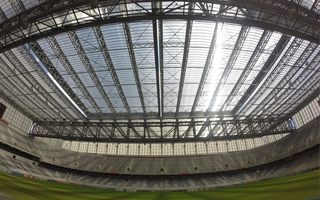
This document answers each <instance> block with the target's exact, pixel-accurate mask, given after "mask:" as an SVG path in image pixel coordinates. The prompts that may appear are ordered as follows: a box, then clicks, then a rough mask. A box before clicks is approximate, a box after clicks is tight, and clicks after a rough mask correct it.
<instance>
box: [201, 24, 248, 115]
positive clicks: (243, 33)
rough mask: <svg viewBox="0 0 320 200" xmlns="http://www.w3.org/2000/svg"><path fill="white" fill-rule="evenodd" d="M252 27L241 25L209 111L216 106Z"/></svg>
mask: <svg viewBox="0 0 320 200" xmlns="http://www.w3.org/2000/svg"><path fill="white" fill-rule="evenodd" d="M249 30H250V28H249V27H247V26H243V27H241V30H240V33H239V35H238V38H237V41H236V43H235V45H234V47H233V50H232V53H231V55H230V57H229V60H228V63H227V65H226V68H225V69H224V71H223V74H222V75H221V78H220V80H219V82H218V85H217V87H216V89H215V91H214V93H213V95H212V97H211V100H210V104H209V106H208V109H207V111H210V110H212V108H213V107H214V106H215V104H216V100H217V98H218V95H219V93H220V90H221V89H222V87H223V86H224V84H225V82H226V81H227V79H228V77H229V75H230V73H231V70H232V68H233V65H234V63H235V62H236V60H237V58H238V55H239V53H240V50H241V48H242V46H243V44H244V42H245V39H246V37H247V34H248V32H249Z"/></svg>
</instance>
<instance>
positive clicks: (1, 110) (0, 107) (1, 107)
mask: <svg viewBox="0 0 320 200" xmlns="http://www.w3.org/2000/svg"><path fill="white" fill-rule="evenodd" d="M6 108H7V107H6V106H5V105H3V104H2V103H0V118H2V117H3V115H4V112H5V111H6Z"/></svg>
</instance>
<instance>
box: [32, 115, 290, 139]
mask: <svg viewBox="0 0 320 200" xmlns="http://www.w3.org/2000/svg"><path fill="white" fill-rule="evenodd" d="M277 120H278V119H274V118H265V119H246V120H229V121H228V120H217V121H214V120H188V121H179V123H178V124H177V123H176V122H175V121H161V120H158V121H125V122H119V121H118V122H112V121H111V122H41V121H40V122H35V124H34V125H33V129H32V130H31V131H30V133H29V134H30V135H32V136H36V137H48V138H60V139H66V140H76V141H108V142H129V143H148V142H152V143H156V142H194V141H210V140H222V139H228V140H230V139H239V138H254V137H261V136H265V135H273V134H280V133H290V132H293V131H294V129H293V127H292V126H290V123H288V122H283V123H282V124H279V125H278V126H277V127H275V128H272V129H270V127H271V125H272V124H273V122H274V121H277ZM203 124H205V127H206V129H208V131H207V135H203V136H202V137H196V135H197V130H198V129H197V128H198V127H201V126H202V125H203ZM212 126H214V127H216V128H215V130H214V134H213V133H212V132H213V130H212V128H211V127H212ZM159 127H163V128H164V129H165V130H164V133H163V135H160V131H159ZM119 128H120V129H119ZM122 128H126V130H127V132H126V133H125V132H123V131H119V130H121V129H122ZM174 128H178V129H179V130H180V131H181V132H182V134H180V136H179V137H178V135H174V134H173V129H174ZM145 132H149V134H144V133H145ZM189 132H193V134H189ZM210 132H211V134H209V133H210ZM150 133H151V134H150Z"/></svg>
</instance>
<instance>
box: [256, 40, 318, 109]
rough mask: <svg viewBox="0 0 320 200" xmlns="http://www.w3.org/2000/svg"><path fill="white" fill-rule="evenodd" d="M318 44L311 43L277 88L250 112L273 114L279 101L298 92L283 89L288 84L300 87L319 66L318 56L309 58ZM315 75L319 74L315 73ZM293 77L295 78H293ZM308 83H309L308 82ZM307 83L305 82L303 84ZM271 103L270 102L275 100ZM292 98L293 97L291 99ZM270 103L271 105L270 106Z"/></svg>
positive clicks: (283, 100)
mask: <svg viewBox="0 0 320 200" xmlns="http://www.w3.org/2000/svg"><path fill="white" fill-rule="evenodd" d="M317 47H318V45H316V44H315V43H310V44H309V45H308V46H307V48H306V49H305V50H304V52H303V53H302V54H301V56H300V57H299V58H298V60H297V61H296V62H295V63H294V65H293V66H294V67H292V68H291V69H290V70H289V72H288V73H287V74H286V75H285V76H284V77H283V78H282V79H281V81H280V82H279V83H278V84H277V85H276V86H275V88H274V89H273V90H272V91H271V92H270V93H269V94H268V96H266V98H264V99H263V101H261V102H260V103H259V105H258V106H257V107H256V108H255V109H254V110H253V111H252V112H251V113H250V114H253V115H256V114H260V112H263V113H262V114H263V115H266V114H271V113H272V112H273V111H274V110H275V109H274V108H275V107H277V106H278V104H277V102H286V100H285V98H287V100H288V98H289V97H290V96H291V95H293V94H294V93H296V92H297V91H295V90H289V89H286V90H285V91H284V92H282V90H283V89H284V88H285V87H286V86H287V87H289V88H293V89H298V88H299V87H301V86H302V82H303V81H305V79H306V77H308V76H309V75H310V74H311V72H312V71H313V70H316V69H317V68H318V67H319V66H318V64H319V60H318V62H317V58H315V60H313V59H312V60H310V61H308V59H309V58H310V57H311V56H312V54H313V53H314V51H315V50H316V49H317ZM315 56H316V57H318V56H320V54H319V53H318V54H317V55H315ZM304 66H306V68H305V69H304V71H303V72H302V73H301V74H300V75H299V76H298V77H295V75H296V73H298V72H299V70H300V69H301V68H303V67H304ZM314 76H317V74H315V75H314ZM293 78H295V79H294V80H293ZM306 84H307V83H306ZM303 85H305V84H303ZM273 100H274V102H272V103H271V104H270V102H271V101H273ZM291 100H292V99H291ZM268 105H269V106H268ZM276 110H277V112H281V110H279V109H276Z"/></svg>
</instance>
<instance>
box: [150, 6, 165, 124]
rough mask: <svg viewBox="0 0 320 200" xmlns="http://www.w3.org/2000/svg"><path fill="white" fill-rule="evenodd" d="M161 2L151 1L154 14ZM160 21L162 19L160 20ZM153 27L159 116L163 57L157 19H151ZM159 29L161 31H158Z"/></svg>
mask: <svg viewBox="0 0 320 200" xmlns="http://www.w3.org/2000/svg"><path fill="white" fill-rule="evenodd" d="M160 6H161V3H160V2H159V1H154V2H152V12H153V13H154V14H156V13H158V12H160ZM161 23H162V21H161ZM152 27H153V47H154V58H155V67H156V69H155V70H156V84H157V97H158V98H157V99H158V113H159V117H160V118H161V117H162V114H163V65H162V63H163V57H162V56H161V53H162V52H161V51H163V49H162V41H160V40H162V39H161V38H160V37H162V29H160V22H159V20H156V19H154V20H152ZM160 31H161V32H160Z"/></svg>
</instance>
